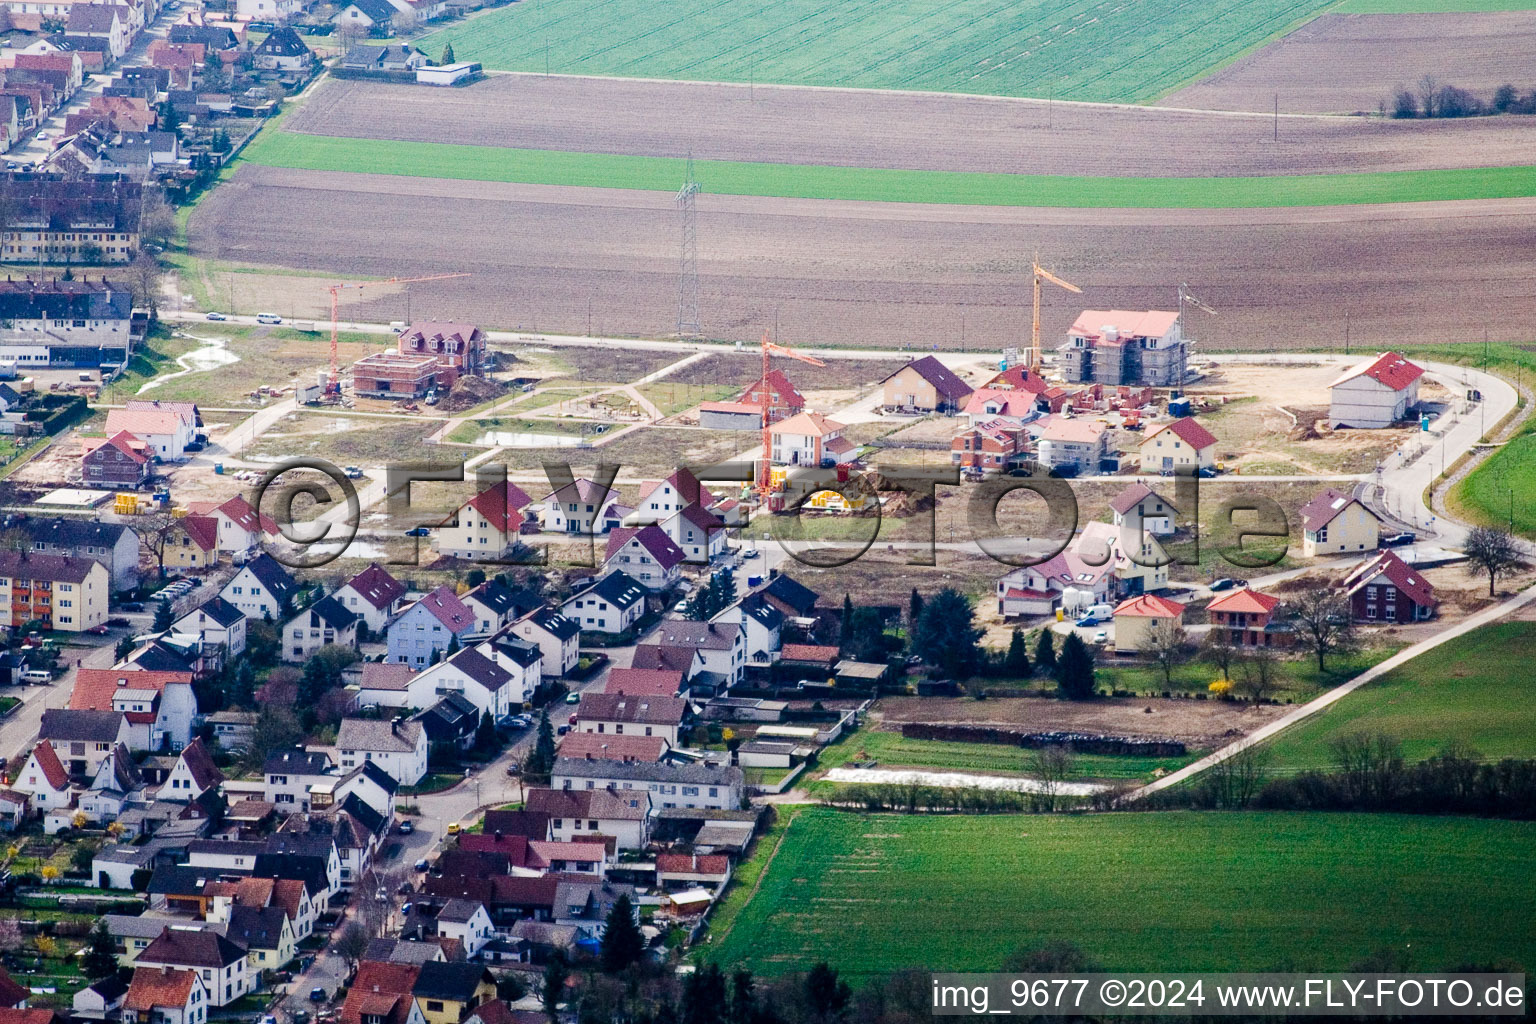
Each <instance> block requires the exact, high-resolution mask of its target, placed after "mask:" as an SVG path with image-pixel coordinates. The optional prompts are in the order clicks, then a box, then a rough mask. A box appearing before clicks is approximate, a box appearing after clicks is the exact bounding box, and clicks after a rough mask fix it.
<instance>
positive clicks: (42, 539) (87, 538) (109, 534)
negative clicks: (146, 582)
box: [3, 516, 140, 590]
mask: <svg viewBox="0 0 1536 1024" xmlns="http://www.w3.org/2000/svg"><path fill="white" fill-rule="evenodd" d="M3 526H4V528H5V529H7V530H19V531H21V532H23V533H25V534H26V536H27V539H28V541H29V542H30V543H31V546H32V552H33V553H34V554H40V555H63V556H65V557H67V558H87V559H92V560H94V561H97V562H100V563H101V564H102V565H105V566H106V567H107V572H108V573H109V574H110V576H111V580H110V582H111V586H112V589H113V590H131V589H133V588H134V587H136V586H138V585H139V549H140V544H139V535H138V534H137V533H135V532H134V531H133V529H132V528H131V527H128V526H126V525H124V524H122V523H98V522H93V521H92V520H89V519H77V518H73V517H68V516H8V517H6V518H5V520H4V522H3Z"/></svg>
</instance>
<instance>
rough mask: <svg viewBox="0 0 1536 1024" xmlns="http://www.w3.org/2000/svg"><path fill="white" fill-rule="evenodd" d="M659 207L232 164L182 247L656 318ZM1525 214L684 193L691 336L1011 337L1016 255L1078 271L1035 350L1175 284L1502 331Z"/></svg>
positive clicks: (1521, 309) (1512, 328)
mask: <svg viewBox="0 0 1536 1024" xmlns="http://www.w3.org/2000/svg"><path fill="white" fill-rule="evenodd" d="M272 209H283V210H285V211H286V215H285V216H283V217H271V216H267V215H266V214H265V212H266V211H269V210H272ZM676 218H677V212H676V209H675V206H674V203H673V201H672V196H670V195H662V194H655V193H645V192H627V191H622V190H605V189H568V188H558V187H547V186H523V185H505V184H497V183H489V182H467V181H444V180H440V179H423V178H403V177H387V176H370V175H360V174H344V173H330V172H309V171H290V170H281V169H271V168H262V167H256V166H251V165H246V166H243V167H242V168H241V169H240V170H239V171H238V172H237V173H236V175H235V177H234V179H233V180H232V181H230V182H228V183H226V184H223V185H220V186H219V188H217V189H216V190H214V192H213V193H212V194H211V195H209V196H208V197H207V198H206V199H205V200H204V201H203V202H202V203H201V204H199V206H198V207H197V209H196V210H195V211H194V213H193V215H192V218H191V221H190V224H189V227H188V231H189V239H190V242H191V244H192V246H193V248H194V249H195V250H196V251H198V252H200V253H202V254H204V255H209V256H215V257H217V258H220V259H224V260H229V261H234V262H242V263H254V264H271V265H285V266H292V267H308V268H321V267H323V268H327V272H331V273H337V274H345V275H355V274H362V275H368V276H388V275H394V274H412V275H421V274H431V273H442V272H448V271H468V272H471V273H472V274H473V275H474V276H472V277H469V278H460V279H454V280H449V281H441V282H430V283H426V284H421V285H414V286H412V288H413V291H412V295H413V300H412V301H413V302H414V303H415V304H416V305H417V306H418V307H419V308H423V309H425V308H432V309H450V310H452V311H453V316H454V317H455V318H460V319H465V320H473V321H475V322H478V323H481V324H484V325H486V326H494V327H503V328H510V329H519V330H535V331H536V330H550V331H561V332H567V333H582V332H584V331H585V330H586V329H587V327H588V326H589V325H590V326H591V329H592V330H593V331H595V332H598V333H601V334H605V335H613V336H620V335H650V336H655V335H664V334H667V333H670V332H671V331H672V330H673V328H674V326H675V323H676V318H677V278H676V260H677V255H676V253H677V219H676ZM1533 231H1536V201H1533V200H1489V201H1469V202H1460V203H1406V204H1396V205H1393V206H1379V207H1371V206H1360V207H1350V208H1332V207H1317V208H1307V209H1287V210H1242V211H1234V210H1171V211H1170V210H1159V211H1152V210H1140V211H1138V210H1062V209H1056V210H1039V209H1022V208H1021V209H992V208H973V207H947V206H928V205H917V204H893V203H886V204H880V203H852V202H832V201H825V200H784V199H770V198H759V197H726V196H709V195H705V196H703V197H702V198H701V199H700V201H699V254H700V262H699V271H700V292H701V299H700V307H701V312H702V314H703V320H704V327H705V330H706V332H707V333H708V334H710V335H712V336H714V337H719V338H727V339H735V340H741V341H743V342H753V341H756V340H757V339H758V337H759V335H760V334H761V331H762V330H763V328H764V326H767V325H771V324H772V323H773V321H774V318H775V315H777V318H778V322H779V338H780V340H781V341H782V342H784V343H786V344H791V345H804V344H814V343H822V344H831V345H844V346H848V345H852V346H868V347H871V348H881V349H885V350H899V349H901V348H903V347H906V348H907V349H908V350H909V351H913V352H917V351H929V350H930V349H931V348H933V347H935V346H937V347H938V348H940V349H945V350H955V349H958V348H961V347H965V348H969V349H972V350H975V349H994V350H995V349H1001V348H1002V347H1004V346H1007V345H1016V344H1019V343H1020V341H1021V340H1022V339H1024V338H1026V337H1027V335H1028V315H1029V314H1028V308H1027V301H1028V290H1027V288H1026V283H1025V282H1026V280H1027V277H1026V269H1027V266H1028V255H1027V254H1029V253H1032V252H1033V251H1035V250H1036V249H1038V250H1039V251H1040V252H1041V253H1042V254H1044V255H1045V256H1046V258H1047V259H1048V260H1049V261H1050V262H1051V263H1052V264H1053V265H1054V267H1055V269H1056V270H1057V272H1058V273H1060V274H1062V275H1063V276H1064V277H1066V278H1067V279H1068V280H1070V281H1073V282H1074V283H1076V284H1078V285H1079V286H1081V287H1082V288H1083V289H1084V294H1083V295H1082V296H1081V297H1079V296H1074V295H1071V294H1069V293H1067V292H1064V291H1061V290H1059V289H1050V290H1047V291H1046V292H1045V293H1044V303H1043V307H1042V330H1043V336H1044V337H1045V338H1046V339H1048V342H1049V343H1051V344H1054V343H1055V339H1058V338H1062V337H1064V334H1065V331H1066V329H1067V327H1068V326H1069V325H1070V324H1071V322H1072V320H1073V319H1074V318H1075V317H1076V316H1077V314H1078V312H1080V311H1081V309H1083V308H1084V307H1085V306H1091V307H1096V308H1101V309H1102V308H1129V309H1136V308H1142V309H1146V308H1157V307H1163V308H1166V307H1167V305H1169V304H1170V303H1172V302H1173V300H1174V295H1175V293H1176V289H1177V287H1178V284H1179V282H1181V281H1186V282H1189V284H1190V285H1191V287H1192V288H1194V289H1195V290H1196V291H1197V293H1198V294H1199V295H1200V296H1201V298H1203V299H1204V300H1206V301H1207V302H1209V303H1211V304H1212V305H1214V306H1215V307H1216V308H1217V309H1219V310H1220V311H1221V315H1220V316H1219V317H1214V318H1204V319H1203V320H1202V321H1192V322H1191V325H1190V332H1191V334H1192V335H1193V336H1194V337H1195V339H1196V342H1197V344H1206V345H1209V346H1211V347H1222V348H1237V349H1250V350H1252V349H1260V350H1263V349H1274V350H1281V349H1285V350H1293V349H1296V348H1301V347H1313V346H1319V345H1324V346H1326V345H1329V344H1336V343H1338V342H1340V341H1341V340H1342V337H1343V333H1344V332H1343V327H1344V322H1343V321H1344V314H1345V313H1346V312H1348V313H1349V314H1350V323H1351V336H1352V338H1353V340H1354V343H1355V344H1356V345H1358V346H1359V347H1360V348H1361V349H1362V350H1366V349H1369V348H1372V347H1377V348H1386V347H1388V346H1390V345H1391V344H1393V343H1395V342H1396V341H1397V340H1398V339H1401V338H1403V337H1413V338H1415V339H1418V340H1422V341H1425V342H1435V341H1462V340H1468V341H1470V340H1473V339H1472V338H1471V337H1470V335H1471V334H1473V333H1474V332H1473V331H1472V330H1471V328H1469V325H1468V322H1467V315H1466V312H1465V311H1466V310H1468V309H1475V310H1478V312H1479V317H1480V318H1482V317H1486V320H1487V327H1488V329H1489V330H1490V332H1491V333H1492V335H1493V336H1494V337H1495V338H1501V337H1517V336H1518V337H1524V336H1525V335H1526V333H1527V332H1528V330H1529V325H1530V323H1531V322H1532V321H1533V320H1536V293H1533V292H1532V291H1531V290H1530V288H1529V287H1528V283H1529V274H1530V262H1529V260H1530V239H1531V237H1532V232H1533ZM401 237H410V238H414V239H417V240H418V242H417V244H414V245H412V246H410V247H404V248H402V247H401V246H400V244H399V239H400V238H401ZM509 240H515V242H509ZM365 294H366V293H365ZM378 301H379V302H380V305H379V306H378V307H377V309H376V310H373V309H371V304H372V303H371V300H365V301H363V302H361V303H359V304H358V307H357V308H358V313H357V316H358V317H359V318H363V317H368V316H370V314H372V315H373V316H374V317H376V318H378V319H386V320H387V319H395V318H398V316H399V313H398V312H397V311H396V307H395V305H394V303H395V302H396V301H397V300H395V299H393V298H392V297H387V298H385V299H382V300H378ZM962 317H963V319H964V324H965V330H964V331H963V332H962V331H961V329H960V324H961V320H962ZM1479 326H1481V320H1480V321H1479ZM1476 333H1477V334H1479V335H1480V333H1481V332H1480V331H1478V332H1476Z"/></svg>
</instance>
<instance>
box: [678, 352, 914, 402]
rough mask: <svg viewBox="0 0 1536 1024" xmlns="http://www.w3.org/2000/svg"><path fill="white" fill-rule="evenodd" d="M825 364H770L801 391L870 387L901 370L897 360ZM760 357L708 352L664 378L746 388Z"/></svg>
mask: <svg viewBox="0 0 1536 1024" xmlns="http://www.w3.org/2000/svg"><path fill="white" fill-rule="evenodd" d="M826 363H827V365H826V366H817V367H811V366H808V365H806V364H803V363H796V362H794V361H793V360H785V359H779V358H775V359H774V360H773V361H772V362H771V363H770V364H769V365H770V366H771V368H772V369H775V370H780V371H782V372H783V373H784V375H785V376H786V377H788V378H789V380H790V383H792V384H794V385H795V386H796V387H797V388H799V389H800V390H801V391H802V392H806V393H807V394H809V393H810V392H811V391H812V390H813V389H814V390H816V391H835V390H839V389H858V388H864V387H870V386H873V385H874V384H875V383H876V382H877V381H880V380H883V379H885V378H886V377H888V376H890V375H891V374H892V373H894V372H895V371H897V370H899V369H901V367H902V365H903V364H902V362H901V361H900V360H899V359H828V360H826ZM762 372H763V362H762V356H761V355H760V354H757V353H750V354H748V353H742V354H736V355H709V356H706V357H704V358H703V359H700V360H699V361H698V362H695V363H689V364H688V365H687V366H685V367H683V368H682V369H680V370H678V371H677V372H675V373H669V374H667V378H666V379H667V380H669V381H677V382H679V383H682V384H729V385H731V386H732V387H734V388H745V387H746V386H747V385H748V384H751V383H752V382H753V381H755V380H757V379H758V377H760V376H761V375H762Z"/></svg>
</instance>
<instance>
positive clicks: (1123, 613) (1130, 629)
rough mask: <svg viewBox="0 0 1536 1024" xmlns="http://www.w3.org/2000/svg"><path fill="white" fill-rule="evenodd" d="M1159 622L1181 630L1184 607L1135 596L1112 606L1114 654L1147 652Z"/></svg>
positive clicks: (1149, 596)
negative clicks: (1113, 615) (1113, 609)
mask: <svg viewBox="0 0 1536 1024" xmlns="http://www.w3.org/2000/svg"><path fill="white" fill-rule="evenodd" d="M1159 623H1169V624H1171V625H1172V626H1173V627H1176V628H1179V629H1182V628H1183V627H1184V606H1183V605H1182V604H1180V603H1179V602H1177V601H1170V600H1168V599H1167V598H1166V597H1158V596H1157V595H1156V594H1138V595H1137V596H1135V597H1131V598H1127V599H1126V600H1124V601H1121V602H1120V603H1119V604H1118V605H1116V606H1115V653H1116V654H1134V653H1136V652H1138V651H1145V650H1148V649H1149V648H1148V644H1149V643H1150V642H1151V640H1152V638H1153V636H1154V634H1153V630H1154V629H1155V628H1157V627H1158V624H1159Z"/></svg>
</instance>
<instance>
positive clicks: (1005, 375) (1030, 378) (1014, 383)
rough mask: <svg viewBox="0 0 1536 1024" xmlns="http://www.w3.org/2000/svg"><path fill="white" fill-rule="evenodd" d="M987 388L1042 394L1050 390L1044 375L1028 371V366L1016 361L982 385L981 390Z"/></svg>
mask: <svg viewBox="0 0 1536 1024" xmlns="http://www.w3.org/2000/svg"><path fill="white" fill-rule="evenodd" d="M987 389H992V390H1004V391H1006V390H1014V391H1028V392H1029V393H1030V394H1032V395H1043V394H1045V393H1046V392H1048V391H1050V390H1051V386H1050V385H1049V384H1047V383H1046V382H1045V378H1044V377H1041V376H1040V375H1039V374H1038V373H1030V372H1029V367H1027V366H1025V365H1023V364H1022V363H1018V364H1015V365H1013V366H1010V367H1008V369H1006V370H1003V371H1002V372H1001V373H999V374H997V376H995V377H993V378H992V379H991V380H989V381H987V382H986V383H985V384H983V385H982V390H987Z"/></svg>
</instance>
